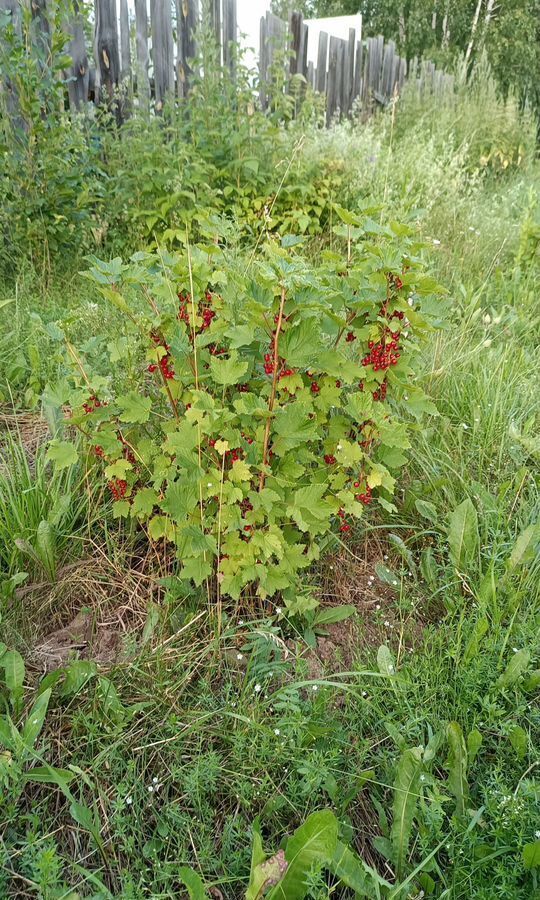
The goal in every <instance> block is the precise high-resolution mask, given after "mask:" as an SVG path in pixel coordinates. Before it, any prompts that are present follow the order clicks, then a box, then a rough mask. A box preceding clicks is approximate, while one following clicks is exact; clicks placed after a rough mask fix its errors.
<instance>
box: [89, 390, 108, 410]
mask: <svg viewBox="0 0 540 900" xmlns="http://www.w3.org/2000/svg"><path fill="white" fill-rule="evenodd" d="M106 405H107V404H106V403H102V402H101V400H98V398H97V397H96V396H95V394H92V396H91V397H89V398H88V400H86V402H85V403H83V409H84V411H85V413H92V412H94V410H95V409H99V407H100V406H106Z"/></svg>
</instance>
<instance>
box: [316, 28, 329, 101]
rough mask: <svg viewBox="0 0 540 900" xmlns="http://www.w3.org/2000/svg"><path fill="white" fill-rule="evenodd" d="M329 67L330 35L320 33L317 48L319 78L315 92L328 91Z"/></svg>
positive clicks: (322, 92) (324, 32) (323, 32)
mask: <svg viewBox="0 0 540 900" xmlns="http://www.w3.org/2000/svg"><path fill="white" fill-rule="evenodd" d="M327 65H328V34H327V33H326V31H320V32H319V46H318V48H317V78H316V81H315V90H316V91H319V93H320V94H324V92H325V91H326V69H327Z"/></svg>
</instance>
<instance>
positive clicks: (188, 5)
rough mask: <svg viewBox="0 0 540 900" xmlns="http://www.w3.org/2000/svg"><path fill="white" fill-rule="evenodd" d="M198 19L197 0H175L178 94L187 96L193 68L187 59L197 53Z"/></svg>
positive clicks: (191, 58)
mask: <svg viewBox="0 0 540 900" xmlns="http://www.w3.org/2000/svg"><path fill="white" fill-rule="evenodd" d="M198 21H199V3H198V0H176V28H177V52H178V59H177V69H178V71H177V79H178V84H177V88H178V96H179V97H187V95H188V94H189V87H190V76H191V75H193V68H192V65H191V63H190V62H189V60H193V58H194V56H195V55H196V53H197V45H196V42H195V31H196V29H197V24H198Z"/></svg>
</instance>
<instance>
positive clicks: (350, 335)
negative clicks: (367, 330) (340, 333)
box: [345, 331, 356, 344]
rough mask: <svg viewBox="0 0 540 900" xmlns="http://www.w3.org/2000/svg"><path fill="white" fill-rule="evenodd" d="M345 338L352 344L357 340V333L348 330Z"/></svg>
mask: <svg viewBox="0 0 540 900" xmlns="http://www.w3.org/2000/svg"><path fill="white" fill-rule="evenodd" d="M345 340H346V341H347V343H348V344H352V342H353V341H355V340H356V335H355V334H354V332H352V331H348V332H347V337H346V338H345Z"/></svg>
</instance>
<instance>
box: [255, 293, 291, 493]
mask: <svg viewBox="0 0 540 900" xmlns="http://www.w3.org/2000/svg"><path fill="white" fill-rule="evenodd" d="M284 307H285V287H284V286H282V288H281V300H280V304H279V313H278V320H277V324H276V330H275V333H274V343H273V354H274V368H273V371H272V390H271V392H270V399H269V401H268V412H269V413H270V415H269V416H268V418H267V420H266V426H265V429H264V441H263V457H262V467H261V475H260V478H259V491H262V489H263V487H264V481H265V478H266V473H265V468H266V466H267V465H268V446H269V444H270V428H271V423H272V413H273V411H274V403H275V402H276V391H277V383H278V377H279V376H278V369H279V335H280V332H281V323H282V322H283V309H284Z"/></svg>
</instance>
